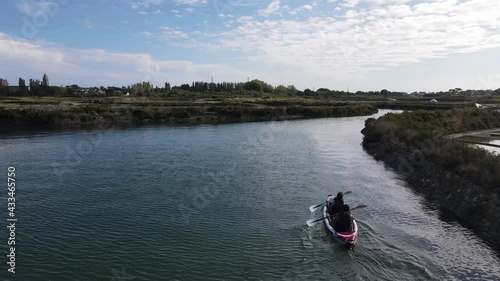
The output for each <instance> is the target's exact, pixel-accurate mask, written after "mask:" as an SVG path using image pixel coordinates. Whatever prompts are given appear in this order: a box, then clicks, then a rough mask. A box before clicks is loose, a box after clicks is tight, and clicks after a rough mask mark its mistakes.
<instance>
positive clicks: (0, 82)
mask: <svg viewBox="0 0 500 281" xmlns="http://www.w3.org/2000/svg"><path fill="white" fill-rule="evenodd" d="M0 86H3V87H8V86H9V82H8V81H7V79H2V78H0Z"/></svg>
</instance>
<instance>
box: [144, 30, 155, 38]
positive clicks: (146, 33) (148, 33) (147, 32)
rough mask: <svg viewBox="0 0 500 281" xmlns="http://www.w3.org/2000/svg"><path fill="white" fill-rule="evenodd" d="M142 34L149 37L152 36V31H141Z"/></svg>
mask: <svg viewBox="0 0 500 281" xmlns="http://www.w3.org/2000/svg"><path fill="white" fill-rule="evenodd" d="M142 36H144V37H146V38H151V37H153V33H151V32H149V31H143V32H142Z"/></svg>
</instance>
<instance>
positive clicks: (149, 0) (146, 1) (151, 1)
mask: <svg viewBox="0 0 500 281" xmlns="http://www.w3.org/2000/svg"><path fill="white" fill-rule="evenodd" d="M163 2H165V1H164V0H138V1H133V2H130V7H131V8H132V9H138V8H139V7H141V6H142V7H145V8H149V7H150V6H154V5H161V4H163Z"/></svg>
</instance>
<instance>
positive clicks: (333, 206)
mask: <svg viewBox="0 0 500 281" xmlns="http://www.w3.org/2000/svg"><path fill="white" fill-rule="evenodd" d="M343 198H344V193H343V192H339V193H337V197H335V198H333V199H331V197H330V198H329V199H328V202H327V203H328V205H327V208H328V214H329V215H330V217H333V216H335V215H336V214H338V213H340V212H342V206H344V199H343Z"/></svg>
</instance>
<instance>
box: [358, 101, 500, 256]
mask: <svg viewBox="0 0 500 281" xmlns="http://www.w3.org/2000/svg"><path fill="white" fill-rule="evenodd" d="M498 127H500V113H499V112H497V111H490V110H479V109H453V110H436V111H414V112H404V113H401V114H388V115H385V116H383V117H381V118H379V119H377V120H375V119H373V118H370V119H368V120H367V121H366V122H365V128H364V129H363V130H362V133H363V134H364V135H365V137H364V139H363V146H364V148H365V149H366V150H367V151H368V153H370V154H371V155H373V156H374V157H375V158H376V159H378V160H382V161H383V162H384V163H386V164H387V165H389V166H390V167H392V168H394V169H395V170H396V171H397V172H399V173H400V174H402V175H404V176H405V178H406V180H407V181H408V182H410V183H411V184H412V186H413V187H415V188H416V190H418V192H422V194H423V195H424V196H425V197H426V198H428V199H430V200H432V201H434V202H436V203H439V205H440V206H441V207H443V208H445V209H447V210H449V211H451V212H452V213H454V214H455V215H457V216H458V217H460V218H461V219H462V220H463V222H465V223H466V225H467V226H469V227H471V228H472V229H473V230H475V231H477V233H479V234H480V235H481V236H482V237H483V238H485V239H486V240H488V241H489V242H491V243H492V244H493V245H495V246H496V247H498V248H499V249H500V156H497V155H494V154H491V153H489V152H487V151H486V150H484V149H480V148H476V147H474V146H471V145H467V144H464V143H460V142H458V141H456V140H453V139H450V138H448V137H447V135H449V134H452V133H459V132H466V131H475V130H483V129H491V128H498ZM462 220H461V221H462Z"/></svg>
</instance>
